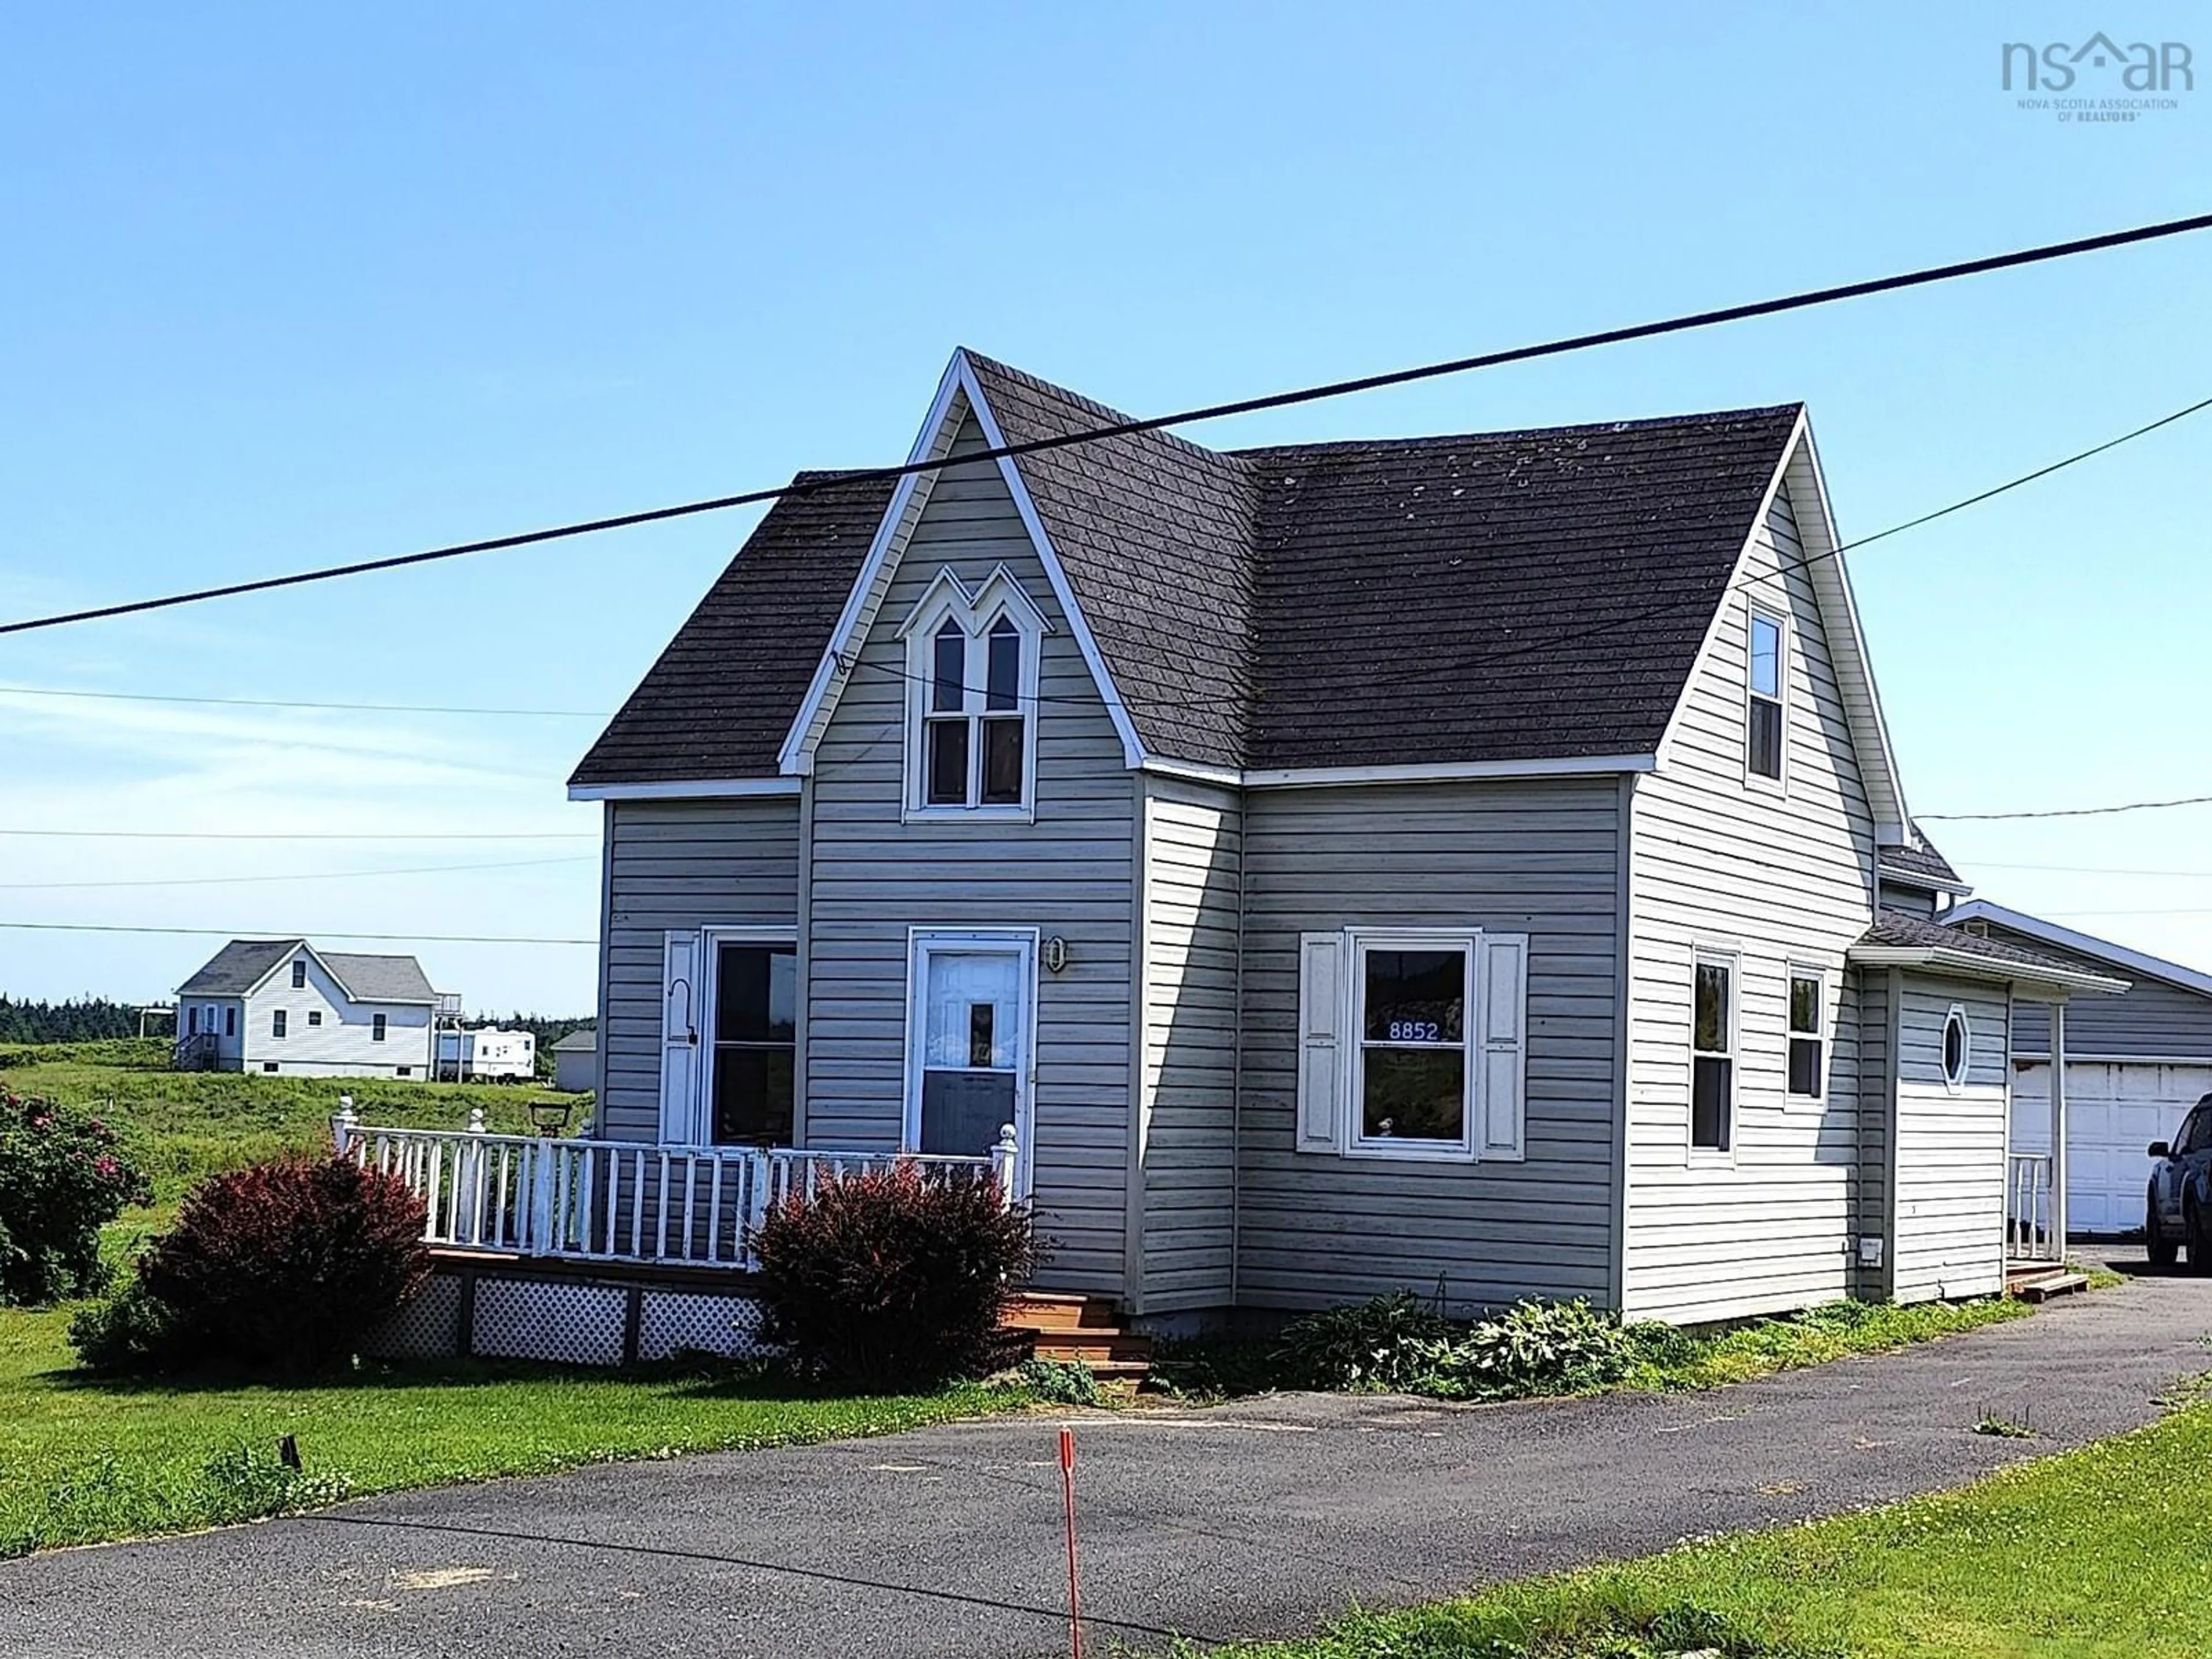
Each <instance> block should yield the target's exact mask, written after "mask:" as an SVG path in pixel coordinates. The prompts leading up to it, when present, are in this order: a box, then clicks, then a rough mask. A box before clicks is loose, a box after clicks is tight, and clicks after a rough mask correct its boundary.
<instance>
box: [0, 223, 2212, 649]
mask: <svg viewBox="0 0 2212 1659" xmlns="http://www.w3.org/2000/svg"><path fill="white" fill-rule="evenodd" d="M2206 228H2212V214H2197V215H2193V216H2191V217H2188V218H2185V219H2171V220H2166V221H2165V222H2161V223H2158V224H2152V225H2141V226H2137V227H2136V228H2132V229H2129V230H2121V231H2112V232H2108V233H2106V234H2103V235H2100V236H2088V237H2081V238H2077V239H2076V240H2072V241H2067V242H2052V243H2046V244H2043V245H2041V246H2035V247H2029V248H2021V249H2018V250H2015V251H2014V252H2009V253H1999V254H1992V255H1990V256H1987V257H1985V258H1978V259H1967V260H1962V261H1960V262H1957V263H1954V264H1946V265H1932V266H1928V267H1925V268H1923V269H1921V270H1912V271H1905V272H1901V273H1899V274H1896V275H1893V276H1878V277H1874V278H1870V279H1869V280H1867V281H1863V282H1857V283H1842V284H1839V285H1838V286H1835V287H1832V288H1824V289H1809V290H1807V291H1804V292H1802V293H1798V294H1792V295H1783V296H1781V297H1779V298H1775V299H1770V300H1758V301H1751V302H1749V303H1747V304H1742V305H1734V306H1723V307H1717V308H1716V309H1713V310H1709V311H1700V312H1693V313H1687V314H1686V315H1682V316H1678V317H1670V318H1667V319H1662V320H1660V321H1656V322H1649V323H1637V324H1632V325H1628V326H1626V327H1620V328H1610V329H1601V330H1599V331H1595V332H1593V333H1588V334H1577V335H1571V336H1568V337H1565V338H1562V339H1557V340H1549V341H1546V342H1543V343H1540V344H1535V345H1526V346H1515V347H1511V348H1509V349H1505V350H1502V351H1490V352H1483V353H1480V354H1478V355H1476V356H1468V357H1455V358H1449V359H1447V360H1445V361H1443V362H1432V363H1425V364H1421V365H1419V366H1418V367H1415V368H1401V369H1394V370H1390V371H1388V372H1386V373H1383V374H1364V375H1359V376H1357V377H1355V378H1352V379H1350V380H1333V381H1328V382H1326V383H1324V384H1322V385H1318V386H1306V387H1302V388H1299V389H1297V390H1294V391H1289V392H1271V393H1267V394H1265V395H1263V396H1260V397H1254V398H1237V399H1234V400H1232V401H1230V402H1227V403H1218V404H1206V405H1204V406H1201V407H1200V408H1196V409H1187V410H1178V411H1177V412H1176V413H1174V414H1171V415H1158V416H1151V417H1149V418H1146V419H1142V420H1126V421H1118V422H1111V423H1109V424H1107V425H1104V426H1099V427H1092V428H1082V429H1079V430H1077V431H1074V432H1068V433H1060V434H1058V435H1054V436H1051V437H1044V438H1031V439H1028V440H1025V441H1023V442H1021V443H1016V444H1001V445H999V446H998V447H994V448H991V449H985V450H980V451H978V452H976V453H974V454H972V455H965V456H963V457H962V458H961V464H962V465H973V464H975V463H980V462H983V461H992V460H1002V459H1018V458H1020V457H1022V456H1024V455H1034V454H1038V453H1043V452H1045V451H1048V450H1057V449H1064V448H1067V447H1072V446H1073V445H1077V444H1087V443H1097V442H1101V441H1104V440H1107V439H1110V438H1120V437H1131V436H1134V435H1139V434H1142V433H1146V432H1157V431H1161V430H1164V429H1165V428H1170V427H1176V426H1191V425H1196V424H1199V423H1200V422H1207V421H1217V420H1222V419H1225V418H1227V417H1228V416H1233V415H1250V414H1256V413H1259V412H1260V411H1261V410H1271V409H1286V408H1290V407H1292V406H1294V405H1297V404H1310V403H1318V402H1321V401H1323V400H1325V399H1328V398H1343V397H1349V396H1352V395H1353V394H1355V393H1358V392H1375V391H1380V390H1382V389H1383V388H1385V387H1389V386H1408V385H1412V384H1413V383H1415V382H1418V381H1422V380H1437V379H1441V378H1443V377H1444V376H1447V375H1453V374H1468V373H1472V372H1474V371H1475V370H1478V369H1485V368H1500V367H1502V366H1504V365H1505V364H1508V363H1520V362H1534V361H1535V360H1537V359H1540V358H1545V357H1555V356H1565V354H1567V353H1569V352H1574V351H1586V350H1590V349H1595V348H1596V347H1599V346H1607V345H1620V344H1625V343H1628V342H1631V341H1635V340H1649V339H1656V338H1659V337H1662V336H1666V335H1670V334H1680V333H1686V332H1687V331H1691V330H1693V329H1701V328H1711V327H1715V326H1717V325H1720V324H1723V323H1734V322H1743V321H1747V320H1749V319H1753V318H1757V317H1771V316H1778V315H1781V314H1783V313H1788V312H1793V311H1802V310H1806V309H1808V308H1809V307H1814V306H1822V305H1831V304H1834V303H1836V302H1838V301H1844V300H1855V299H1863V298H1866V297H1868V296H1869V295H1877V294H1888V293H1893V292H1896V291H1898V290H1899V289H1909V288H1920V287H1924V286H1926V285H1928V284H1929V283H1943V282H1951V281H1954V280H1956V279H1958V278H1960V277H1966V276H1984V275H1987V274H1989V273H1990V272H1992V271H1998V270H2012V269H2015V268H2016V267H2019V266H2023V265H2032V264H2045V263H2046V262H2048V261H2051V260H2054V259H2064V258H2073V257H2074V256H2075V255H2077V254H2084V253H2094V252H2101V251H2103V250H2105V249H2108V248H2115V247H2123V246H2129V245H2131V244H2133V243H2137V242H2148V241H2155V240H2161V239H2163V238H2166V237H2170V236H2179V235H2182V234H2186V233H2189V232H2191V231H2197V230H2203V229H2206ZM945 465H947V463H946V462H945V461H944V460H942V459H928V460H920V461H908V462H906V463H903V464H902V465H896V466H879V467H866V468H862V469H860V470H858V471H851V472H846V473H842V474H841V475H839V476H837V477H835V478H833V479H822V480H816V481H810V482H807V483H798V482H796V481H794V482H793V483H787V484H778V485H775V486H774V487H773V488H770V489H750V490H744V491H741V492H739V493H738V494H737V495H720V496H715V497H713V498H711V499H708V500H705V501H688V502H684V503H682V504H680V505H678V506H674V507H653V508H648V509H647V510H645V511H643V512H637V513H617V514H614V515H612V516H611V517H607V518H601V519H591V520H583V521H581V522H579V523H574V524H567V525H557V526H552V527H550V528H548V529H544V530H531V531H524V532H520V533H517V534H514V535H508V536H493V537H489V538H484V539H483V540H480V541H473V542H460V543H457V544H453V545H451V546H447V547H436V548H430V549H427V550H423V551H421V552H416V553H404V554H398V555H395V556H391V557H386V558H380V559H363V560H358V561H356V562H353V563H349V564H340V565H330V566H325V567H323V568H318V569H313V570H303V571H295V572H294V573H292V574H289V575H283V576H264V577H261V578H258V579H257V580H251V581H242V582H230V583H226V584H224V585H222V586H216V587H205V588H197V589H193V590H191V591H189V592H182V593H172V594H167V595H164V596H162V597H161V598H158V599H133V600H129V601H126V602H125V603H122V604H118V605H98V606H94V607H92V608H91V609H88V610H83V611H65V612H62V613H60V614H58V615H55V616H50V617H30V618H27V619H25V620H22V621H19V622H12V623H0V635H9V634H22V633H28V632H30V631H32V630H33V629H44V628H58V627H61V626H63V625H64V624H66V623H80V622H94V621H98V620H100V619H102V618H105V617H125V616H134V615H137V614H139V613H141V612H144V611H161V610H167V609H168V608H170V607H172V606H175V605H194V604H198V603H201V602H203V601H205V600H209V599H234V598H236V597H238V596H239V595H241V594H246V593H261V592H270V591H271V590H273V589H277V588H284V587H296V586H301V585H303V584H306V583H309V582H320V581H330V580H336V579H337V578H339V577H343V576H360V575H367V574H370V573H372V572H375V571H383V570H397V569H401V568H406V567H409V566H412V565H421V564H429V563H432V562H436V561H439V560H445V559H457V558H462V557H465V556H469V555H471V554H476V553H489V552H495V551H498V550H502V549H506V548H512V547H526V546H531V545H534V544H538V543H543V542H550V541H559V540H563V539H567V538H572V537H576V536H586V535H593V534H597V533H599V532H603V531H609V530H624V529H630V528H634V527H635V526H640V525H647V524H658V523H663V522H665V521H666V520H671V519H681V518H689V517H692V516H694V515H696V514H699V513H720V512H724V511H726V510H728V509H730V508H732V507H752V506H757V505H759V504H761V503H763V502H767V501H780V500H781V499H783V498H784V497H786V496H790V495H808V494H812V493H815V492H817V491H819V490H821V489H827V488H832V487H836V488H842V487H847V486H849V485H852V484H854V483H881V482H888V481H890V480H893V479H897V478H903V477H908V476H911V475H913V474H916V473H921V472H933V471H939V470H941V469H942V468H944V467H945Z"/></svg>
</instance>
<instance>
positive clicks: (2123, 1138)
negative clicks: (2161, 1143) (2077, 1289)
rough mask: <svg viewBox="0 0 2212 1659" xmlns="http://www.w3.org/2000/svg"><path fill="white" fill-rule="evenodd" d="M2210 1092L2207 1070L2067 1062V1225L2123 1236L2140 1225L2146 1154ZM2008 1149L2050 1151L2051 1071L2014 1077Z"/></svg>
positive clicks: (2033, 1068) (2211, 1072) (2041, 1065)
mask: <svg viewBox="0 0 2212 1659" xmlns="http://www.w3.org/2000/svg"><path fill="white" fill-rule="evenodd" d="M2207 1094H2212V1066H2153V1065H2147V1064H2143V1063H2140V1062H2137V1063H2134V1064H2129V1065H2111V1064H2106V1063H2105V1062H2102V1061H2099V1060H2069V1061H2067V1063H2066V1119H2067V1134H2066V1226H2067V1230H2068V1231H2069V1232H2077V1233H2124V1232H2129V1231H2133V1230H2134V1229H2136V1228H2138V1227H2140V1226H2142V1224H2143V1191H2144V1188H2147V1187H2148V1185H2149V1184H2150V1159H2149V1158H2148V1157H2146V1156H2145V1155H2144V1152H2143V1149H2144V1148H2145V1147H2147V1146H2149V1145H2150V1143H2151V1142H2152V1141H2154V1140H2171V1139H2173V1134H2174V1131H2175V1130H2177V1129H2179V1128H2180V1127H2181V1119H2182V1115H2183V1114H2184V1113H2185V1112H2187V1111H2188V1109H2190V1108H2191V1106H2194V1105H2195V1104H2196V1103H2197V1102H2198V1101H2199V1100H2201V1099H2203V1097H2204V1096H2205V1095H2207ZM2012 1149H2013V1151H2015V1152H2049V1151H2050V1150H2051V1066H2050V1063H2049V1062H2048V1061H2044V1060H2038V1061H2035V1062H2033V1063H2032V1064H2030V1065H2029V1066H2027V1068H2026V1069H2025V1070H2018V1069H2015V1072H2014V1073H2013V1092H2012Z"/></svg>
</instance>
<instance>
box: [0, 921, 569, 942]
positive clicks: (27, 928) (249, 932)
mask: <svg viewBox="0 0 2212 1659" xmlns="http://www.w3.org/2000/svg"><path fill="white" fill-rule="evenodd" d="M0 927H4V928H8V929H10V930H12V931H14V932H16V933H160V934H167V935H184V936H189V937H191V938H195V939H374V940H376V941H378V942H380V943H383V944H400V945H597V944H598V943H599V940H597V939H531V938H523V937H516V936H512V935H504V934H497V933H347V932H346V931H344V930H343V929H342V928H337V927H294V928H283V927H125V926H124V925H123V924H121V923H110V922H96V921H0Z"/></svg>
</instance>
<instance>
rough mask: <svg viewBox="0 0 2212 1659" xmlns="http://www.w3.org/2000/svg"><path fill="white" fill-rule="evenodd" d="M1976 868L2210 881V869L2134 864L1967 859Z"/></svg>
mask: <svg viewBox="0 0 2212 1659" xmlns="http://www.w3.org/2000/svg"><path fill="white" fill-rule="evenodd" d="M1966 862H1967V863H1969V864H1971V865H1972V866H1974V868H1976V869H1977V870H2038V871H2051V872H2057V873H2059V874H2062V875H2069V876H2163V877H2166V878H2170V879H2176V880H2181V881H2212V870H2146V869H2142V868H2141V867H2139V866H2134V865H2111V864H2005V863H2001V862H2000V861H1998V860H1996V859H1969V860H1966Z"/></svg>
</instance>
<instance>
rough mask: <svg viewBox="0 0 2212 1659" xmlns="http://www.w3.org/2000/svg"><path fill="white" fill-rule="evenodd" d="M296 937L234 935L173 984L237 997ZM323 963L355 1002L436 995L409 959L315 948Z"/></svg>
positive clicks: (189, 993) (188, 991) (187, 993)
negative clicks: (187, 975) (269, 937)
mask: <svg viewBox="0 0 2212 1659" xmlns="http://www.w3.org/2000/svg"><path fill="white" fill-rule="evenodd" d="M306 943H307V941H306V940H305V939H233V940H231V942H230V943H229V944H228V945H224V946H223V947H222V950H220V951H216V953H215V955H214V956H213V957H211V958H210V959H209V961H208V963H207V965H206V966H205V967H204V968H202V969H200V970H199V972H197V974H194V975H192V976H191V978H190V979H188V980H186V981H185V982H184V983H183V984H182V985H179V987H177V994H178V995H179V996H181V997H226V996H228V997H237V996H244V995H245V994H246V993H247V992H248V991H250V990H252V988H253V987H255V986H257V985H258V984H259V983H261V981H263V980H264V979H265V978H266V977H267V976H268V974H269V970H270V969H272V968H274V967H276V964H277V963H280V962H283V960H284V959H285V958H286V957H289V956H290V955H291V954H292V952H293V951H296V950H298V949H300V947H301V945H305V944H306ZM315 954H316V955H317V956H319V957H321V958H322V960H323V964H324V965H325V967H327V968H328V969H330V970H331V972H332V973H333V974H336V975H337V976H338V980H339V982H340V983H342V984H343V986H344V987H345V988H346V990H347V991H348V992H349V994H351V995H352V997H353V1000H355V1001H356V1002H434V1001H435V1000H437V993H436V992H435V991H433V990H432V989H431V988H430V981H429V980H428V978H427V977H425V975H423V972H422V963H418V962H416V960H415V958H414V957H390V956H364V955H360V954H357V953H353V952H346V951H317V952H315Z"/></svg>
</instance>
